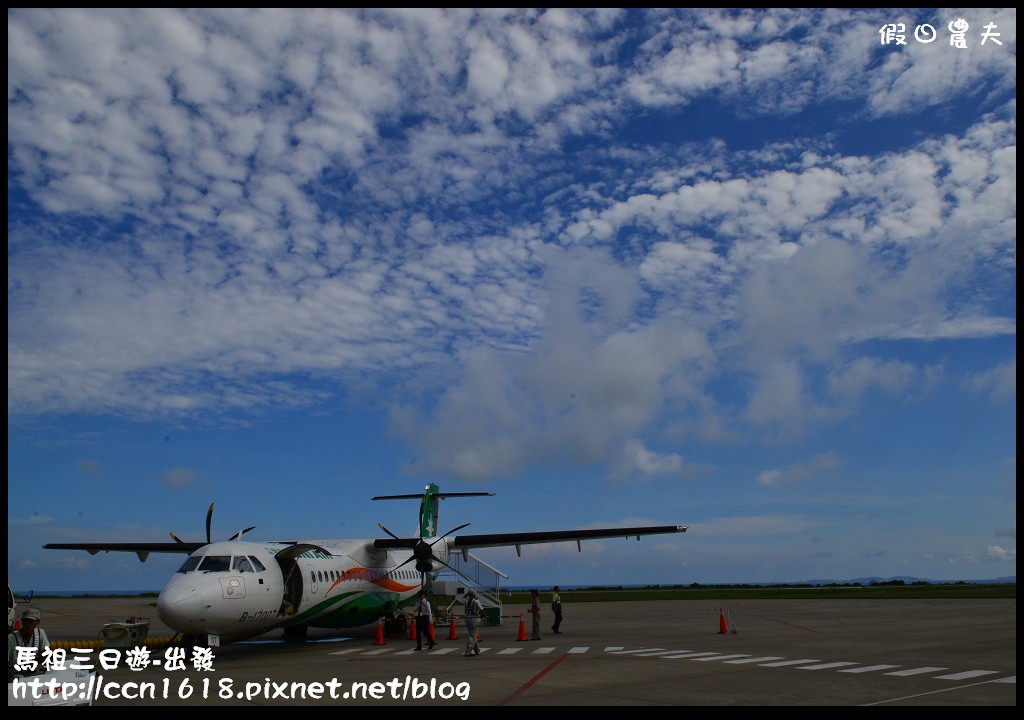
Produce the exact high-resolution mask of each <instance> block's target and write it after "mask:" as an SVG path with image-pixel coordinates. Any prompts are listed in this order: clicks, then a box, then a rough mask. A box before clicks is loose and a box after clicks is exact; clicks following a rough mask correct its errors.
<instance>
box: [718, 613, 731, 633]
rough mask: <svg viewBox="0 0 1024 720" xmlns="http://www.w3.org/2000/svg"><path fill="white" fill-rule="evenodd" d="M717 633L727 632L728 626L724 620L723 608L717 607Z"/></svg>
mask: <svg viewBox="0 0 1024 720" xmlns="http://www.w3.org/2000/svg"><path fill="white" fill-rule="evenodd" d="M718 613H719V615H718V634H719V635H725V634H727V633H728V632H729V626H728V624H726V622H725V610H723V609H722V608H718Z"/></svg>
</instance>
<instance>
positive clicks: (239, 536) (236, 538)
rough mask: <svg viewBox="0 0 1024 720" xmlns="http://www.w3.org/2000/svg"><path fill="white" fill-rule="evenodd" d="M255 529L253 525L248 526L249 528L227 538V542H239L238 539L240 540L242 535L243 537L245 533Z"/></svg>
mask: <svg viewBox="0 0 1024 720" xmlns="http://www.w3.org/2000/svg"><path fill="white" fill-rule="evenodd" d="M255 529H256V526H255V525H252V526H250V527H247V528H246V529H245V530H241V531H239V532H236V533H235V534H234V535H232V536H231V537H230V538H228V539H229V540H239V539H241V537H242V536H243V535H245V534H246V533H247V532H249V531H250V530H255Z"/></svg>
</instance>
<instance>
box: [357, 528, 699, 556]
mask: <svg viewBox="0 0 1024 720" xmlns="http://www.w3.org/2000/svg"><path fill="white" fill-rule="evenodd" d="M681 532H686V526H685V525H650V526H645V527H619V528H595V529H591V530H548V531H540V532H515V533H488V534H482V535H456V536H455V537H454V538H452V539H451V540H450V541H449V543H448V547H450V548H451V549H453V550H467V551H468V550H470V549H471V548H481V547H513V546H514V547H515V548H516V549H517V550H518V548H519V547H520V546H522V545H531V544H538V543H556V542H567V541H571V540H575V541H576V544H577V546H578V545H579V543H580V542H581V541H583V540H597V539H600V538H617V537H626V538H630V537H635V538H636V539H637V540H639V539H640V536H641V535H666V534H669V533H681ZM415 542H416V539H415V538H411V539H407V540H402V539H397V538H378V539H376V540H374V541H373V546H374V547H375V548H378V549H381V550H383V549H388V550H395V549H400V548H408V547H411V545H412V544H414V543H415Z"/></svg>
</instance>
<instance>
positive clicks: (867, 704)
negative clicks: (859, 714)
mask: <svg viewBox="0 0 1024 720" xmlns="http://www.w3.org/2000/svg"><path fill="white" fill-rule="evenodd" d="M994 682H998V681H997V680H985V681H984V682H980V683H974V684H973V685H958V686H957V687H955V688H945V689H943V690H933V691H931V692H926V693H918V694H916V695H904V696H903V697H898V698H890V699H888V700H879V701H878V702H873V703H864V705H863V706H862V707H871V706H872V705H885V704H886V703H891V702H899V701H901V700H913V699H914V698H919V697H926V696H928V695H938V694H939V693H944V692H955V691H957V690H963V689H964V688H969V687H978V686H979V685H991V684H992V683H994Z"/></svg>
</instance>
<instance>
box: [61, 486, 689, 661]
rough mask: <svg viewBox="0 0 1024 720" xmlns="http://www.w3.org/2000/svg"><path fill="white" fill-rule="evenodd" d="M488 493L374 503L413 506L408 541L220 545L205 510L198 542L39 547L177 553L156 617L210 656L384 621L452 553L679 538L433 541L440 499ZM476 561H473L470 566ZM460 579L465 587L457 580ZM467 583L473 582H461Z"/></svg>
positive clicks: (621, 533)
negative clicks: (412, 533) (267, 637)
mask: <svg viewBox="0 0 1024 720" xmlns="http://www.w3.org/2000/svg"><path fill="white" fill-rule="evenodd" d="M493 495H494V493H490V492H448V493H444V492H441V491H440V489H439V487H438V486H437V485H436V484H434V483H431V484H429V485H427V486H426V487H425V488H424V491H423V492H422V493H417V494H413V495H380V496H377V497H374V498H373V499H374V500H413V499H416V500H420V512H419V524H418V533H417V537H411V538H402V537H398V536H397V535H395V534H394V533H392V532H391V531H390V530H388V529H387V528H386V527H384V525H382V524H380V523H378V525H379V527H380V528H381V530H383V531H384V532H385V533H386V534H387V536H388V537H385V538H367V539H339V540H289V541H270V542H256V541H248V540H243V539H242V536H243V535H245V533H247V532H249V531H251V530H253V529H254V527H249V528H246V529H245V530H242V531H240V532H238V533H235V535H233V536H232V537H231V538H230V539H228V540H226V541H218V542H213V541H212V540H211V537H210V530H211V521H212V515H213V505H212V504H211V505H210V508H209V510H208V511H207V514H206V542H204V543H202V542H186V541H184V540H182V539H181V538H179V537H178V536H177V535H175V534H174V533H173V532H172V533H171V537H172V538H173V540H174V541H173V542H138V543H102V542H99V543H48V544H46V545H43V547H44V548H45V549H48V550H86V551H88V552H89V553H90V554H91V555H95V554H96V553H99V552H133V553H135V554H136V555H138V557H139V560H141V561H142V562H145V561H146V559H147V558H148V557H149V555H150V554H151V553H184V554H187V555H188V558H187V559H186V560H185V562H184V563H183V564H182V565H181V567H179V568H178V570H177V571H176V572H175V573H174V575H173V576H172V577H171V578H170V580H168V581H167V584H166V585H165V586H164V588H163V590H161V591H160V595H159V597H158V598H157V614H158V616H159V617H160V620H161V621H162V622H163V623H164V624H166V625H167V626H168V627H170V628H172V629H173V630H175V631H176V632H178V633H180V634H181V635H182V636H183V637H186V638H189V639H191V640H192V641H193V642H194V643H196V644H203V643H205V644H207V645H209V646H211V647H213V646H217V645H220V644H221V642H232V641H235V640H239V639H244V638H247V637H253V636H256V635H261V634H263V633H266V632H268V631H272V630H276V629H281V630H282V631H283V632H284V634H285V635H286V636H294V637H300V638H301V637H304V636H305V634H306V631H307V629H308V628H310V627H314V628H329V629H343V628H351V627H360V626H363V625H368V624H370V623H374V622H377V621H378V620H379V619H380V618H382V617H388V618H393V617H394V615H395V613H396V612H399V611H400V610H401V609H402V608H403V607H404V606H405V605H407V604H411V603H412V602H414V601H415V599H416V596H417V594H418V593H419V592H420V590H421V589H424V588H425V587H426V585H427V581H428V579H429V580H431V581H433V580H434V579H436V578H437V575H438V573H439V572H442V571H443V568H448V569H449V570H451V571H453V572H455V573H456V574H457V575H459V576H461V577H465V576H463V575H462V574H461V573H460V572H459V571H458V570H457V569H456V568H454V567H452V566H451V565H449V560H450V559H452V553H461V555H462V558H463V560H468V559H469V558H470V557H471V555H470V554H469V550H470V549H471V548H481V547H515V548H516V553H517V554H518V555H520V556H521V555H522V546H523V545H528V544H536V543H557V542H566V541H576V545H577V549H578V550H580V551H582V547H581V546H580V543H581V541H583V540H591V539H599V538H615V537H636V539H637V540H638V541H639V539H640V537H641V536H644V535H658V534H667V533H680V532H685V531H686V527H685V526H683V525H658V526H650V527H619V528H598V529H589V530H554V531H541V532H515V533H499V534H482V535H453V533H457V532H458V531H459V530H462V529H463V528H465V527H467V526H468V525H469V523H466V524H464V525H459V526H458V527H456V528H454V529H452V530H449V531H448V532H447V533H445V534H443V535H440V536H438V534H437V532H438V525H437V522H438V505H439V502H440V501H441V500H443V499H446V498H457V497H479V496H493ZM474 559H476V558H474ZM466 579H467V580H469V579H468V578H466ZM469 584H470V585H472V584H473V582H472V581H471V580H470V581H469Z"/></svg>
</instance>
